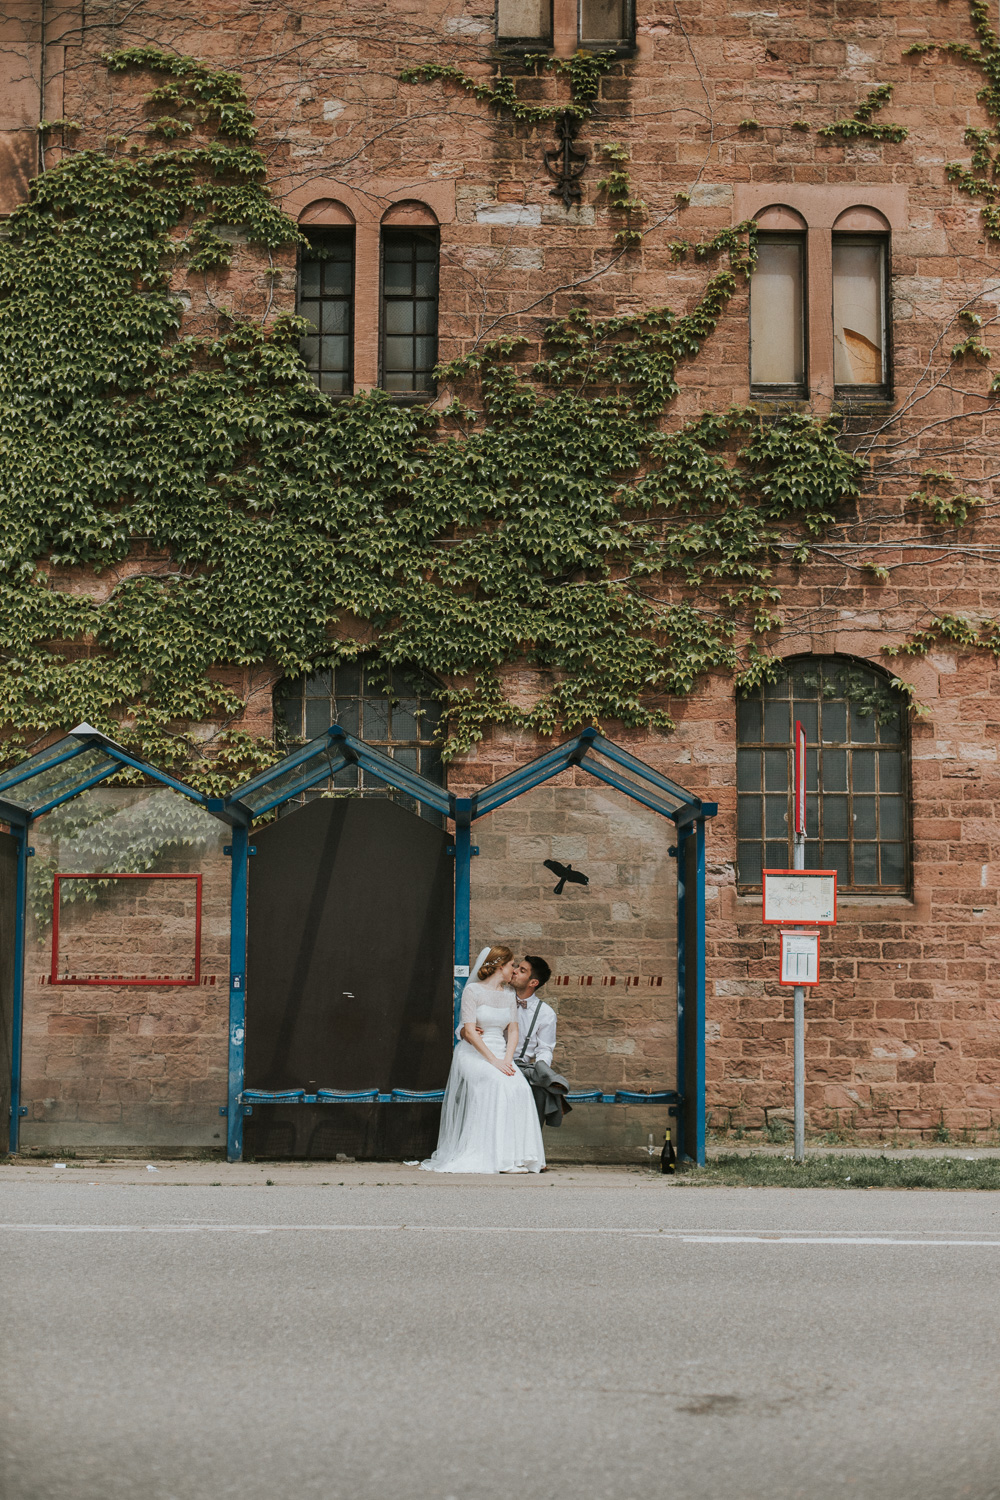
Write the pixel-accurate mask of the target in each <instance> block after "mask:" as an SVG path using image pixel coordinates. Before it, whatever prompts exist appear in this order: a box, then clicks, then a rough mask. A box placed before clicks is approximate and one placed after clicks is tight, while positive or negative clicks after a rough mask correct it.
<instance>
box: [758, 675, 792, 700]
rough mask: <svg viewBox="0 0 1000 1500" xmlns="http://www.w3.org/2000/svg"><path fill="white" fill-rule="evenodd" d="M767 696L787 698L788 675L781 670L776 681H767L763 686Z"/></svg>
mask: <svg viewBox="0 0 1000 1500" xmlns="http://www.w3.org/2000/svg"><path fill="white" fill-rule="evenodd" d="M762 691H763V694H764V697H765V698H787V697H788V675H787V673H785V672H781V673H780V674H779V676H778V679H777V681H776V682H765V683H764V686H763V689H762Z"/></svg>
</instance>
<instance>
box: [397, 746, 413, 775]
mask: <svg viewBox="0 0 1000 1500" xmlns="http://www.w3.org/2000/svg"><path fill="white" fill-rule="evenodd" d="M392 758H393V760H394V761H396V762H398V764H399V765H401V766H405V767H406V769H407V770H408V771H415V770H416V769H417V751H416V750H415V749H412V748H410V747H409V746H405V747H404V746H402V745H397V746H395V747H394V749H393V752H392Z"/></svg>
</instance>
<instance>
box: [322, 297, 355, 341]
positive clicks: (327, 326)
mask: <svg viewBox="0 0 1000 1500" xmlns="http://www.w3.org/2000/svg"><path fill="white" fill-rule="evenodd" d="M319 326H320V332H321V333H346V332H347V330H348V328H349V327H350V326H351V309H350V306H349V305H348V303H346V302H341V301H338V302H334V301H327V302H324V303H323V312H322V316H321V319H320V325H319ZM345 352H346V351H345Z"/></svg>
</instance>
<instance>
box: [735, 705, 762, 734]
mask: <svg viewBox="0 0 1000 1500" xmlns="http://www.w3.org/2000/svg"><path fill="white" fill-rule="evenodd" d="M760 731H761V716H760V699H759V698H758V697H757V696H756V695H755V696H754V697H753V698H737V700H736V737H737V739H738V740H739V742H740V744H741V745H756V744H757V743H758V742H759V740H760Z"/></svg>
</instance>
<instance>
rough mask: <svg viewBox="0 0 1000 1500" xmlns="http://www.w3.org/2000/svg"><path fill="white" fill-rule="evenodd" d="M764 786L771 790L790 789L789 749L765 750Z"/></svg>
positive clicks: (781, 790)
mask: <svg viewBox="0 0 1000 1500" xmlns="http://www.w3.org/2000/svg"><path fill="white" fill-rule="evenodd" d="M764 787H765V790H766V791H769V792H783V791H787V789H788V751H787V750H765V751H764Z"/></svg>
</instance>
